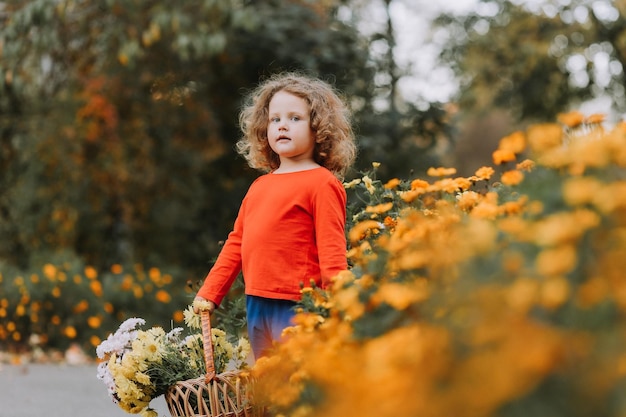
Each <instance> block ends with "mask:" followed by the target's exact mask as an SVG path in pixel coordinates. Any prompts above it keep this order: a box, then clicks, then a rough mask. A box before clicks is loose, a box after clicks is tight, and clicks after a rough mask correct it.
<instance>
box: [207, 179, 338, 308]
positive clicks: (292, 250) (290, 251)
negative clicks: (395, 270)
mask: <svg viewBox="0 0 626 417" xmlns="http://www.w3.org/2000/svg"><path fill="white" fill-rule="evenodd" d="M345 223H346V192H345V190H344V188H343V185H342V184H341V182H340V181H339V180H338V179H337V178H335V176H334V175H333V174H332V173H331V172H330V171H328V170H327V169H326V168H321V167H320V168H315V169H312V170H307V171H298V172H290V173H284V174H274V173H270V174H266V175H263V176H261V177H259V178H257V179H256V180H255V181H254V182H253V183H252V185H251V186H250V189H249V190H248V192H247V194H246V196H245V197H244V199H243V202H242V203H241V207H240V209H239V214H238V216H237V219H236V220H235V225H234V228H233V230H232V232H230V234H229V235H228V239H227V240H226V243H225V244H224V247H223V248H222V250H221V252H220V254H219V256H218V258H217V261H216V263H215V265H214V266H213V268H212V269H211V271H210V272H209V274H208V275H207V277H206V279H205V281H204V285H203V286H202V287H201V288H200V290H199V291H198V295H199V296H201V297H204V298H206V299H208V300H211V301H213V302H214V303H215V304H216V305H219V304H220V303H221V301H222V299H223V298H224V296H225V295H226V293H227V292H228V290H229V289H230V286H231V285H232V283H233V281H234V280H235V278H236V277H237V275H238V274H239V272H240V271H242V272H243V277H244V282H245V292H246V294H248V295H256V296H259V297H265V298H276V299H284V300H294V301H295V300H299V299H300V289H301V284H304V285H305V286H310V282H311V280H314V281H315V283H316V285H318V286H321V287H325V286H326V285H327V284H328V283H329V281H330V278H332V277H333V276H335V275H336V274H337V273H339V272H340V271H342V270H345V269H347V261H346V238H345Z"/></svg>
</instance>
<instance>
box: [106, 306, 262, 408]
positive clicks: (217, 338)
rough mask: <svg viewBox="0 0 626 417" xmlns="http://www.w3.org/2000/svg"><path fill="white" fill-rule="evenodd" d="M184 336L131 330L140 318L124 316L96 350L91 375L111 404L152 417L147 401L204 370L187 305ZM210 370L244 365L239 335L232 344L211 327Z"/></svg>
mask: <svg viewBox="0 0 626 417" xmlns="http://www.w3.org/2000/svg"><path fill="white" fill-rule="evenodd" d="M184 316H185V323H186V324H187V327H188V330H191V332H190V334H188V335H186V336H185V337H183V331H184V330H183V329H182V328H180V327H178V328H174V329H172V330H171V331H169V332H167V333H166V332H165V330H164V329H163V328H162V327H158V326H156V327H152V328H150V329H148V330H141V329H137V326H138V325H144V324H145V323H146V322H145V320H144V319H141V318H130V319H127V320H125V321H124V322H123V323H122V324H121V325H120V327H119V328H118V329H117V330H116V331H115V333H113V334H111V335H109V337H108V338H107V339H106V340H104V341H103V342H102V343H100V344H99V345H98V347H97V349H96V352H97V356H98V358H99V359H100V360H101V361H102V362H101V363H100V364H99V365H98V371H97V377H98V379H100V380H102V382H103V383H104V384H105V386H106V388H107V392H108V394H109V396H110V397H111V399H112V400H113V402H115V403H116V404H118V405H119V406H120V408H122V409H123V410H124V411H126V412H128V413H131V414H141V415H142V416H145V417H156V416H157V412H156V411H155V410H153V409H151V408H150V402H151V401H152V400H153V399H154V398H156V397H158V396H160V395H163V394H165V392H166V391H167V389H168V388H169V387H170V386H172V385H174V384H175V383H176V382H178V381H184V380H188V379H193V378H197V377H199V376H201V375H203V374H205V373H206V366H205V363H204V354H203V343H202V335H201V333H200V332H199V330H200V329H201V327H200V320H199V316H198V315H196V314H194V312H193V310H192V308H191V306H190V307H189V308H188V309H187V310H186V311H185V312H184ZM211 333H212V335H211V336H212V342H213V349H214V361H215V371H216V372H217V373H222V372H224V370H225V369H226V366H227V365H230V366H231V367H232V368H233V369H244V368H246V367H247V357H248V355H249V353H250V344H249V343H248V341H247V340H246V339H244V338H241V339H239V342H238V343H237V344H236V345H234V344H232V343H231V342H230V341H229V340H228V338H227V335H226V333H225V332H224V331H223V330H221V329H217V328H213V329H211Z"/></svg>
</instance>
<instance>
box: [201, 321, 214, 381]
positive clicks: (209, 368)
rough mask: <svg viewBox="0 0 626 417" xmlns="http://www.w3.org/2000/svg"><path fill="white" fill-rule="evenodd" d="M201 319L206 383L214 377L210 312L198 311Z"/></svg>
mask: <svg viewBox="0 0 626 417" xmlns="http://www.w3.org/2000/svg"><path fill="white" fill-rule="evenodd" d="M200 320H201V321H202V344H203V346H204V364H205V365H206V383H207V384H208V383H209V382H210V381H211V380H212V379H213V378H215V359H214V357H213V340H212V339H213V338H212V337H211V312H210V311H209V310H201V311H200Z"/></svg>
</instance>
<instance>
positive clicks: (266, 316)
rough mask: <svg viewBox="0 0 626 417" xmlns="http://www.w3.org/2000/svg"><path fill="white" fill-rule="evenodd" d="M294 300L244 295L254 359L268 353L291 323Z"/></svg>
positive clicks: (293, 313)
mask: <svg viewBox="0 0 626 417" xmlns="http://www.w3.org/2000/svg"><path fill="white" fill-rule="evenodd" d="M295 305H296V302H295V301H289V300H277V299H272V298H264V297H256V296H253V295H247V296H246V315H247V319H248V338H249V339H250V345H251V346H252V352H253V353H254V357H255V359H258V358H260V357H261V356H263V355H265V354H267V353H268V350H269V349H270V348H271V347H272V346H273V343H274V341H279V340H280V336H281V333H282V331H283V330H284V329H285V328H286V327H289V326H291V325H293V323H292V322H291V319H292V318H293V316H294V315H295V310H294V307H295Z"/></svg>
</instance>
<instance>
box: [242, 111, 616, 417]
mask: <svg viewBox="0 0 626 417" xmlns="http://www.w3.org/2000/svg"><path fill="white" fill-rule="evenodd" d="M560 121H561V122H562V123H561V124H542V125H535V126H531V127H529V128H528V129H527V130H525V131H523V132H522V131H520V132H515V133H513V134H511V135H509V136H507V137H505V138H502V140H501V141H500V143H499V147H498V149H496V150H495V151H494V153H493V161H494V166H493V167H483V168H481V169H479V170H478V171H477V172H476V173H475V175H472V176H470V177H467V178H465V177H455V176H454V175H455V174H456V171H455V170H454V169H453V168H446V167H442V168H433V169H431V170H429V175H430V176H431V177H430V178H426V179H413V180H398V179H392V180H390V181H387V182H382V181H380V180H378V179H376V175H375V168H376V166H374V167H373V168H374V169H373V170H372V172H369V173H366V175H364V176H363V177H362V178H359V179H357V180H354V181H352V182H349V183H346V184H345V186H346V188H347V189H348V190H349V191H350V192H351V193H353V194H352V197H351V201H352V202H353V205H352V206H351V210H352V212H351V216H352V217H351V219H350V220H351V221H352V222H353V226H352V227H351V229H350V231H349V235H348V237H349V241H350V244H351V248H350V250H349V253H348V255H349V258H350V263H351V270H350V271H345V272H344V273H342V274H340V275H339V276H337V277H336V278H335V280H334V284H333V287H332V288H331V289H330V290H329V291H328V292H324V291H322V290H320V289H311V290H307V291H306V292H305V294H304V297H303V302H302V306H301V311H300V313H299V314H298V315H297V316H296V321H295V326H293V327H291V328H289V329H287V330H286V333H287V334H288V335H289V338H288V340H287V341H286V342H285V343H284V344H282V345H280V346H278V347H277V349H276V351H275V352H274V354H273V355H272V356H270V357H267V358H262V359H261V360H259V361H258V362H257V363H256V365H255V367H254V369H253V374H254V376H255V377H256V378H257V380H258V384H257V387H256V389H257V392H256V394H255V395H256V397H255V398H256V400H257V401H260V402H262V403H264V404H265V405H267V406H268V407H269V408H270V409H271V410H272V411H273V412H274V413H275V414H276V415H284V416H298V417H305V416H311V417H313V416H325V417H334V416H336V417H344V416H361V417H367V416H377V417H380V416H392V415H393V416H420V417H439V416H441V417H444V416H445V417H449V416H455V417H465V416H467V417H478V416H507V417H509V416H510V417H515V416H522V415H533V416H551V417H554V416H563V417H564V416H589V417H591V416H600V415H601V416H615V417H618V416H623V415H626V397H625V396H624V395H623V394H624V392H626V350H625V348H624V346H626V322H625V320H624V317H625V314H626V273H624V271H626V123H621V124H618V125H617V126H615V127H614V128H613V129H612V130H610V131H605V130H604V129H603V127H602V123H601V122H602V119H601V118H600V117H597V116H593V117H590V118H585V117H584V116H582V115H580V114H578V113H576V114H568V115H563V116H562V117H561V118H560ZM355 202H356V203H355ZM285 381H289V383H285Z"/></svg>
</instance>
